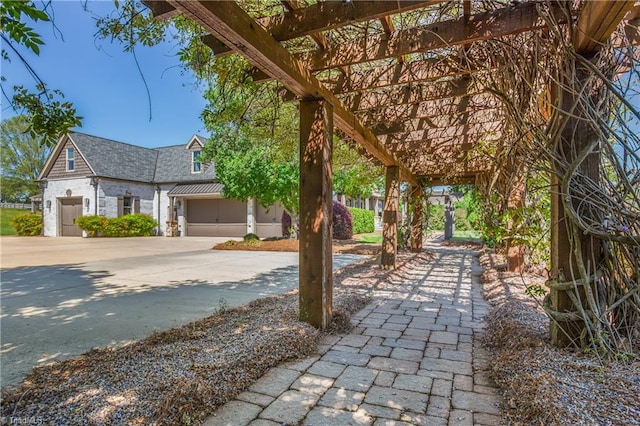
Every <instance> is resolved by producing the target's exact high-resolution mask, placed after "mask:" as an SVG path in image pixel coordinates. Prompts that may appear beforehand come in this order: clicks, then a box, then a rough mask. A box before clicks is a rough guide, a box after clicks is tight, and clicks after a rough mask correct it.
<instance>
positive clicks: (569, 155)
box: [469, 3, 640, 355]
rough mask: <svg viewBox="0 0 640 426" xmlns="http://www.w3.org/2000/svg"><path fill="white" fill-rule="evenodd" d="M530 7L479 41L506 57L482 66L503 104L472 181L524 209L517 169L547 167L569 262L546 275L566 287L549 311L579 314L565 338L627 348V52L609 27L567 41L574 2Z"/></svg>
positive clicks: (635, 235) (631, 274) (637, 245)
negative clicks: (488, 68) (577, 333)
mask: <svg viewBox="0 0 640 426" xmlns="http://www.w3.org/2000/svg"><path fill="white" fill-rule="evenodd" d="M538 7H539V10H540V15H541V16H543V17H544V19H545V20H546V29H545V30H539V31H537V32H529V33H526V34H521V35H517V36H512V37H509V38H507V39H501V40H493V41H491V42H487V43H486V44H485V45H484V46H483V47H484V49H485V52H486V53H487V54H488V55H490V56H493V57H499V58H502V59H503V60H504V61H505V63H506V65H507V66H506V67H504V68H502V69H500V70H498V71H497V72H494V73H491V74H487V75H484V76H483V77H482V78H483V81H482V83H483V84H484V85H485V87H486V88H487V90H488V91H489V92H491V93H492V94H493V95H494V96H496V97H498V98H499V99H500V100H501V103H502V108H503V109H504V110H505V111H506V114H505V122H504V126H503V129H502V141H501V143H500V144H499V145H498V146H497V147H495V146H494V147H493V149H492V151H487V150H485V151H483V152H481V154H482V155H484V156H485V157H487V158H489V159H490V160H491V161H492V170H493V172H492V173H491V174H490V175H489V176H488V177H486V178H485V179H484V180H483V181H482V184H481V185H480V189H481V191H482V192H483V193H484V194H485V197H487V198H488V197H489V196H490V195H491V194H492V193H495V192H497V193H499V194H501V204H502V206H501V207H500V208H499V209H498V210H501V211H505V210H506V209H508V206H507V202H508V199H509V197H510V196H511V195H512V194H513V191H517V190H522V188H523V187H524V188H525V189H524V191H525V193H524V194H523V195H524V197H523V198H524V199H523V203H524V204H523V207H522V208H521V211H520V214H521V215H524V216H526V215H527V214H530V213H531V209H529V210H527V208H526V207H529V206H530V203H531V202H532V201H534V200H532V198H531V197H529V196H528V195H529V194H528V193H527V192H526V188H527V185H526V184H524V185H523V183H522V181H523V179H525V180H526V179H531V177H533V176H537V177H539V176H549V177H550V180H549V181H548V183H549V185H551V184H552V183H554V184H557V186H556V187H554V189H553V190H554V191H559V192H560V199H561V200H562V203H563V206H564V212H565V215H566V217H567V219H568V220H566V226H567V231H568V234H569V240H570V242H571V253H565V254H564V255H566V256H570V255H571V256H573V257H574V258H575V262H574V263H573V264H572V266H573V265H575V268H571V269H572V270H570V271H559V273H558V276H554V277H551V280H550V286H551V287H554V286H555V287H554V288H555V290H558V289H559V288H560V287H563V286H564V287H563V289H569V290H570V289H573V290H574V291H573V292H570V297H571V300H572V301H573V304H574V306H575V312H570V313H559V312H553V310H549V314H550V316H551V317H552V320H554V319H555V320H558V321H562V320H567V319H574V320H575V319H579V320H582V321H583V322H584V324H585V325H586V328H585V331H584V332H583V334H582V336H581V341H580V342H575V343H576V344H578V345H580V346H582V347H590V348H592V349H593V350H596V351H597V352H598V353H607V354H618V355H619V354H628V353H631V352H633V350H634V348H633V345H634V339H636V340H635V344H637V343H638V336H639V335H640V290H639V287H640V282H639V281H640V280H639V278H640V139H639V136H638V134H639V132H638V119H639V117H640V116H639V115H638V112H637V111H636V110H635V109H634V107H633V105H632V102H631V100H632V99H633V98H634V97H635V96H637V95H638V93H637V91H638V87H637V78H638V69H639V68H638V54H637V51H636V50H634V48H633V47H632V46H630V45H628V44H625V43H624V40H625V35H624V33H623V32H622V31H619V32H618V33H616V34H615V36H614V37H613V38H612V39H613V40H615V41H616V43H617V46H615V45H614V44H613V43H609V44H607V45H603V46H601V48H600V49H599V52H598V53H597V55H595V56H593V57H590V58H585V57H584V56H582V55H580V54H579V53H577V52H576V51H575V49H574V46H573V43H572V37H571V35H572V34H573V33H574V32H575V31H576V29H575V28H573V27H572V26H571V25H570V24H565V23H563V22H572V20H571V19H567V17H569V16H571V14H574V13H575V12H576V10H575V9H574V10H571V9H570V7H571V6H570V5H569V4H565V5H563V7H562V8H560V7H558V6H557V5H551V4H550V3H548V4H540V5H539V6H538ZM577 7H579V5H578V6H577ZM563 18H564V19H563ZM523 47H524V48H523ZM469 59H470V60H471V58H469ZM621 65H624V67H625V71H626V72H625V73H624V74H621V73H620V69H621ZM476 78H477V77H476ZM634 126H635V127H634ZM576 141H577V142H576ZM573 142H576V143H573ZM535 201H536V202H540V200H539V199H538V200H535ZM494 208H495V206H494ZM525 222H526V217H525ZM560 226H564V225H562V224H561V225H560ZM585 244H586V246H585ZM571 277H573V279H571ZM579 287H580V288H579ZM579 294H581V296H579ZM567 315H569V316H567ZM569 317H571V318H569Z"/></svg>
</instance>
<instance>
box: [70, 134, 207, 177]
mask: <svg viewBox="0 0 640 426" xmlns="http://www.w3.org/2000/svg"><path fill="white" fill-rule="evenodd" d="M69 137H70V138H71V140H72V141H73V142H74V143H75V144H76V146H77V147H78V150H79V151H80V153H81V154H82V155H83V156H84V158H85V159H86V160H87V163H89V166H90V167H91V168H92V169H93V170H94V171H95V173H96V175H98V176H101V177H110V178H114V179H123V180H131V181H137V182H148V183H170V182H176V183H180V182H207V181H208V182H213V180H214V179H215V167H214V166H213V165H209V166H208V167H205V165H203V167H202V168H203V171H202V172H201V173H191V151H189V150H188V149H187V148H186V144H185V145H175V146H168V147H162V148H144V147H141V146H136V145H130V144H127V143H123V142H117V141H114V140H110V139H105V138H101V137H98V136H92V135H87V134H84V133H70V134H69ZM198 139H199V140H202V141H203V142H204V141H206V139H204V138H203V137H201V136H198Z"/></svg>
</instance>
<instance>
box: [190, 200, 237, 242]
mask: <svg viewBox="0 0 640 426" xmlns="http://www.w3.org/2000/svg"><path fill="white" fill-rule="evenodd" d="M186 214H187V236H192V237H242V236H243V235H245V234H246V233H247V204H246V203H243V202H241V201H238V200H227V199H224V198H219V199H208V200H207V199H202V200H200V199H194V200H187V211H186Z"/></svg>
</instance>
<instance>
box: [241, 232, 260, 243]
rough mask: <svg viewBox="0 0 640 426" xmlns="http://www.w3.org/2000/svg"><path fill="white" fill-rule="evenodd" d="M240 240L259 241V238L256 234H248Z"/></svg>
mask: <svg viewBox="0 0 640 426" xmlns="http://www.w3.org/2000/svg"><path fill="white" fill-rule="evenodd" d="M242 239H243V240H244V241H252V240H259V239H260V237H258V236H257V235H256V234H254V233H252V232H250V233H248V234H247V235H245V236H244V237H242Z"/></svg>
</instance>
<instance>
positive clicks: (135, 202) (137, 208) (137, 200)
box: [133, 197, 140, 213]
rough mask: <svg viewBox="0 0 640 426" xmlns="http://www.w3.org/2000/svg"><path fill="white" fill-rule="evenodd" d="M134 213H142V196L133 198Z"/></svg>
mask: <svg viewBox="0 0 640 426" xmlns="http://www.w3.org/2000/svg"><path fill="white" fill-rule="evenodd" d="M133 213H140V197H135V198H134V199H133Z"/></svg>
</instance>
